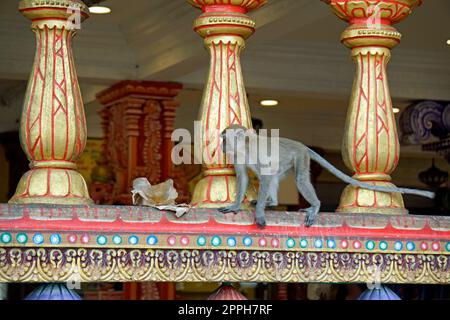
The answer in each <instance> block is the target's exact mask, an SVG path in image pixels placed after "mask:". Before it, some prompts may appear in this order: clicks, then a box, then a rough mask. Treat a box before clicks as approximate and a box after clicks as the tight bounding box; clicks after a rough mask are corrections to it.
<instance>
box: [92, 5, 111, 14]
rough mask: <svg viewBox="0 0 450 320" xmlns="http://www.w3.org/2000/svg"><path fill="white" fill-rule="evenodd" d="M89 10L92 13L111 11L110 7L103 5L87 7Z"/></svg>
mask: <svg viewBox="0 0 450 320" xmlns="http://www.w3.org/2000/svg"><path fill="white" fill-rule="evenodd" d="M89 12H90V13H94V14H107V13H111V9H110V8H108V7H104V6H92V7H89Z"/></svg>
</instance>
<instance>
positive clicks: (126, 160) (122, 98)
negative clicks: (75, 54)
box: [97, 80, 188, 204]
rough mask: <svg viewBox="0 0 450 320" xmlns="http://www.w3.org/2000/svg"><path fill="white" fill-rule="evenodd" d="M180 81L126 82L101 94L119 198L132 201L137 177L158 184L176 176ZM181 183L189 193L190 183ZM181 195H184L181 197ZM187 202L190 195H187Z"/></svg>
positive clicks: (182, 190)
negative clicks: (174, 139) (173, 138)
mask: <svg viewBox="0 0 450 320" xmlns="http://www.w3.org/2000/svg"><path fill="white" fill-rule="evenodd" d="M181 88H182V85H181V84H179V83H171V82H156V81H129V80H127V81H121V82H119V83H117V84H115V85H113V86H112V87H110V88H108V89H106V90H104V91H102V92H100V93H98V94H97V99H98V100H99V101H100V103H101V104H103V105H104V108H103V109H102V110H101V111H100V117H101V119H102V126H103V131H104V134H105V140H106V141H105V146H104V152H105V153H106V155H107V158H108V161H109V162H110V164H111V165H112V167H113V171H114V175H115V180H116V181H115V185H114V192H113V200H114V202H116V203H121V204H130V203H131V192H130V191H131V186H132V182H133V180H134V179H135V178H137V177H146V178H148V180H149V181H150V183H152V184H156V183H160V182H162V181H164V180H167V179H168V178H170V177H173V176H174V174H173V172H172V170H173V167H172V161H171V150H172V141H171V134H172V131H173V126H174V120H175V111H176V108H177V107H178V105H179V104H178V102H176V101H175V97H176V96H177V95H178V93H179V92H180V90H181ZM174 182H175V187H176V188H177V190H178V192H179V194H180V195H181V196H183V195H184V194H185V193H186V190H187V188H188V186H181V185H179V183H178V181H177V179H176V178H174ZM179 200H180V199H179ZM181 201H184V200H181Z"/></svg>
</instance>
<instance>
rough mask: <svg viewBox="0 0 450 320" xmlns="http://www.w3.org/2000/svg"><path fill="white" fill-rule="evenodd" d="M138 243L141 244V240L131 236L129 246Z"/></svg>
mask: <svg viewBox="0 0 450 320" xmlns="http://www.w3.org/2000/svg"><path fill="white" fill-rule="evenodd" d="M138 242H139V238H138V237H136V236H130V237H129V238H128V243H129V244H133V245H134V244H138Z"/></svg>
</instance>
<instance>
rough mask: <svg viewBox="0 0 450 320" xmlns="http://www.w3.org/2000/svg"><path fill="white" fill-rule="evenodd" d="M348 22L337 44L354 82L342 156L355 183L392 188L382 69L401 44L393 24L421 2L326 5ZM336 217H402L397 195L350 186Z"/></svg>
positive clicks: (392, 132)
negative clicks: (351, 64)
mask: <svg viewBox="0 0 450 320" xmlns="http://www.w3.org/2000/svg"><path fill="white" fill-rule="evenodd" d="M325 2H327V3H328V4H329V5H330V6H331V8H332V10H333V12H334V13H335V14H336V15H337V16H338V17H339V18H341V19H343V20H345V21H348V22H349V24H350V25H349V27H348V28H347V29H346V30H345V31H344V32H343V34H342V37H341V41H342V43H343V44H344V45H345V46H347V47H348V48H350V49H352V59H353V61H355V63H356V76H355V79H354V83H353V90H352V95H351V99H350V105H349V109H348V114H347V121H346V126H345V133H344V141H343V146H342V156H343V159H344V162H345V164H346V166H347V167H348V168H349V169H351V170H352V171H353V172H354V176H353V177H354V178H355V179H357V180H360V181H364V182H368V183H371V184H373V185H380V186H394V185H393V184H392V183H391V182H390V181H391V176H390V175H391V173H392V172H393V171H394V170H395V168H396V167H397V164H398V160H399V156H400V145H399V140H398V135H397V128H396V121H395V117H394V112H393V108H392V101H391V95H390V92H389V86H388V80H387V74H386V66H387V63H388V62H389V59H390V57H391V52H390V50H391V49H392V48H394V47H395V46H396V45H397V44H398V43H399V42H400V39H401V34H400V33H399V32H398V31H397V30H396V29H395V28H394V27H392V24H393V23H396V22H399V21H400V20H402V19H403V18H405V17H407V16H408V15H409V14H410V13H411V12H412V10H413V8H414V7H416V6H417V5H419V4H420V2H421V0H365V1H361V0H325ZM337 211H338V212H349V213H386V214H406V213H407V210H406V209H405V207H404V203H403V198H402V196H401V194H399V193H392V194H389V193H383V192H375V191H370V190H366V189H360V188H357V187H354V186H350V185H349V186H347V187H346V189H345V190H344V192H343V194H342V196H341V201H340V205H339V208H338V210H337Z"/></svg>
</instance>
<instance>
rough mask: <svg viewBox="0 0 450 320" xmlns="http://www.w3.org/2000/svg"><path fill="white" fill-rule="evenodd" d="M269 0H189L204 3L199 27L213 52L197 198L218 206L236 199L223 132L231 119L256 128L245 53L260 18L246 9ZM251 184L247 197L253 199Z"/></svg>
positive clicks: (200, 202)
mask: <svg viewBox="0 0 450 320" xmlns="http://www.w3.org/2000/svg"><path fill="white" fill-rule="evenodd" d="M266 1H267V0H254V1H247V0H230V1H226V4H224V1H221V0H188V2H189V3H191V4H192V5H193V6H195V7H198V8H201V9H202V11H203V14H202V15H200V17H199V18H198V19H197V20H195V22H194V30H195V31H196V32H197V33H198V34H199V35H200V36H202V37H203V38H204V39H205V40H204V41H205V46H206V48H207V49H208V50H209V53H210V56H211V60H210V61H211V62H210V70H209V75H208V80H207V82H206V86H205V89H204V93H203V99H202V105H201V110H200V120H201V144H202V155H203V161H204V163H205V164H206V166H205V167H206V168H205V171H204V175H203V178H202V179H201V180H200V181H199V182H198V183H197V185H196V187H195V190H194V194H193V197H192V203H193V204H194V205H197V206H198V207H204V208H208V207H209V208H215V207H221V206H224V205H226V204H230V203H232V202H233V201H234V198H235V193H236V190H235V183H236V179H235V173H234V170H233V167H232V166H231V165H229V164H227V163H226V161H225V159H224V156H223V154H222V152H221V149H220V139H219V138H220V133H221V132H222V131H223V130H224V129H225V128H227V127H228V126H229V125H232V124H240V125H242V126H244V127H247V128H251V126H252V123H251V116H250V109H249V106H248V101H247V95H246V91H245V87H244V80H243V77H242V70H241V63H240V53H241V51H242V49H243V48H244V47H245V39H247V38H248V37H249V36H251V35H252V34H253V33H254V32H255V23H254V22H253V21H252V20H251V19H250V17H249V16H248V15H247V14H246V13H247V12H248V11H251V10H254V9H257V8H259V7H261V6H263V5H264V4H265V3H266ZM254 193H255V192H254V190H251V189H249V191H248V193H247V200H249V199H254V197H255V194H254Z"/></svg>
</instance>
